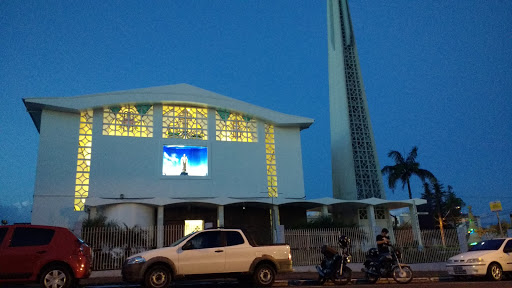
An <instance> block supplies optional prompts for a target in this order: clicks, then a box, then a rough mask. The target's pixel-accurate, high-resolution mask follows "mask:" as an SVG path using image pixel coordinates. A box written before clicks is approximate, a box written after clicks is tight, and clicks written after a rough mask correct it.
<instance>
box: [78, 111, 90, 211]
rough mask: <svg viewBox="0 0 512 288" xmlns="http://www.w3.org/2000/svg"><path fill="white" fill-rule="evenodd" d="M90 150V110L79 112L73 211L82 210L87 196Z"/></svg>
mask: <svg viewBox="0 0 512 288" xmlns="http://www.w3.org/2000/svg"><path fill="white" fill-rule="evenodd" d="M91 152H92V110H87V111H83V112H81V113H80V130H79V132H78V155H77V161H76V162H77V164H76V181H75V205H74V206H75V211H84V205H85V200H86V199H87V197H88V196H89V175H90V172H91Z"/></svg>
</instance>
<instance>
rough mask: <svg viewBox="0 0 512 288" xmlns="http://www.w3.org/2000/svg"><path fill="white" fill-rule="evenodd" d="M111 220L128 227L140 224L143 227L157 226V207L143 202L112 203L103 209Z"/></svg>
mask: <svg viewBox="0 0 512 288" xmlns="http://www.w3.org/2000/svg"><path fill="white" fill-rule="evenodd" d="M103 213H104V215H105V216H106V217H107V219H109V220H113V221H115V222H116V223H118V224H120V225H121V227H123V226H124V225H126V226H128V227H130V228H131V227H134V226H139V227H141V228H145V227H150V226H155V225H156V223H155V208H154V207H151V206H147V205H142V204H135V203H123V204H117V205H110V206H107V207H105V209H104V210H103Z"/></svg>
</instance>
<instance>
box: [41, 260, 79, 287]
mask: <svg viewBox="0 0 512 288" xmlns="http://www.w3.org/2000/svg"><path fill="white" fill-rule="evenodd" d="M39 282H40V284H41V287H42V288H69V287H71V286H72V284H73V282H74V279H73V275H72V274H71V273H70V272H69V270H68V269H67V268H66V267H64V266H61V265H56V266H50V267H48V268H46V269H45V270H44V271H43V273H41V278H40V279H39Z"/></svg>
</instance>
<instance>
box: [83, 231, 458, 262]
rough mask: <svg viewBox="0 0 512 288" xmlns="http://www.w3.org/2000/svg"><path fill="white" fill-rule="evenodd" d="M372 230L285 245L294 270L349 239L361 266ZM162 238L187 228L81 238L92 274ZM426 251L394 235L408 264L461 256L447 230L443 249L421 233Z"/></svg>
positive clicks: (300, 237) (301, 235)
mask: <svg viewBox="0 0 512 288" xmlns="http://www.w3.org/2000/svg"><path fill="white" fill-rule="evenodd" d="M369 229H370V228H369V227H357V228H331V229H287V230H285V242H286V243H288V244H289V245H290V248H291V252H292V259H293V265H294V266H309V265H316V264H318V263H320V261H321V260H322V254H321V253H320V248H321V247H322V245H324V244H327V245H329V246H332V247H338V244H337V242H338V237H339V236H340V235H346V236H348V237H349V238H350V239H351V240H352V246H351V250H350V253H351V254H352V259H353V260H352V261H353V262H355V263H362V262H364V260H365V254H366V251H368V249H370V248H372V247H375V246H376V243H375V239H370V237H369V235H370V230H369ZM159 234H160V235H163V243H161V244H162V246H163V247H166V246H169V245H170V244H172V243H173V242H175V241H176V240H178V239H179V238H181V237H183V236H184V235H183V234H184V225H169V226H160V227H157V226H152V227H143V228H141V227H134V228H120V227H115V228H110V227H93V228H84V229H82V234H81V236H82V238H83V239H84V240H85V241H86V242H87V243H88V244H89V245H90V246H91V248H92V251H93V254H94V258H93V270H95V271H100V270H117V269H121V266H122V264H123V262H124V260H125V259H126V258H127V257H129V256H131V255H134V254H136V253H140V252H143V251H146V250H150V249H155V248H157V247H158V246H159V245H158V235H159ZM421 234H422V240H423V249H422V250H419V249H418V244H417V242H416V241H414V237H413V233H412V230H396V231H394V236H395V241H396V246H397V247H400V249H401V251H402V257H403V260H404V262H406V263H431V262H444V261H446V260H447V259H448V258H449V257H451V256H453V255H456V254H458V253H459V252H460V245H459V241H458V238H457V231H456V230H455V229H446V230H445V243H446V247H443V246H442V244H441V243H442V240H441V234H440V231H439V230H424V231H421Z"/></svg>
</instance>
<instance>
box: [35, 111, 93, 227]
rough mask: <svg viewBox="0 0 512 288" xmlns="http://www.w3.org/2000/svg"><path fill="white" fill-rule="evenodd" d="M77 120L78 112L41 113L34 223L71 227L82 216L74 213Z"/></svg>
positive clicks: (78, 119) (82, 215)
mask: <svg viewBox="0 0 512 288" xmlns="http://www.w3.org/2000/svg"><path fill="white" fill-rule="evenodd" d="M79 123H80V116H79V115H78V114H74V113H65V112H56V111H49V110H43V112H42V115H41V128H40V136H39V153H38V158H37V170H36V181H35V185H34V205H33V207H32V223H33V224H51V225H56V226H64V227H73V226H74V224H75V222H76V221H78V219H79V217H84V216H85V214H84V213H83V212H81V213H80V212H74V197H75V179H76V163H77V162H76V161H77V153H78V127H79Z"/></svg>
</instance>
